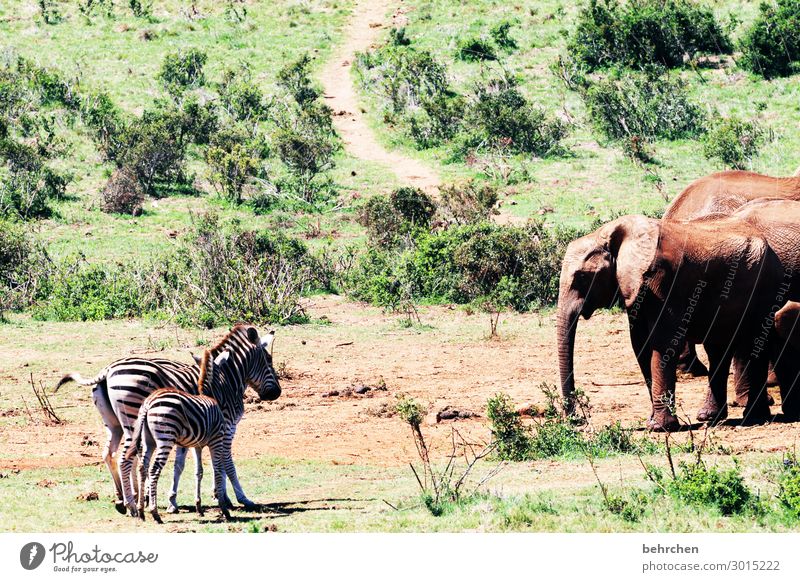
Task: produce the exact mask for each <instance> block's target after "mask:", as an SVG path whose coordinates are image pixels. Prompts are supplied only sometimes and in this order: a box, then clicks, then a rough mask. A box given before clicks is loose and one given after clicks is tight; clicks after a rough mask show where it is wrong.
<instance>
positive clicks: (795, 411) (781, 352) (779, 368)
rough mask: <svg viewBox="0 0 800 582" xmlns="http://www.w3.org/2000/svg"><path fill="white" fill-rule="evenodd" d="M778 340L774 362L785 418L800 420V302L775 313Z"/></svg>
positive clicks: (774, 350)
mask: <svg viewBox="0 0 800 582" xmlns="http://www.w3.org/2000/svg"><path fill="white" fill-rule="evenodd" d="M775 332H776V335H777V336H778V338H779V339H778V340H777V341H776V342H775V344H774V345H773V349H772V360H773V362H774V370H775V375H776V376H777V378H778V384H779V385H780V391H781V410H782V411H783V415H784V419H785V420H788V421H791V422H795V421H797V420H800V303H796V302H794V301H790V302H789V303H787V304H786V305H784V306H783V308H782V309H781V310H780V311H778V313H777V314H775Z"/></svg>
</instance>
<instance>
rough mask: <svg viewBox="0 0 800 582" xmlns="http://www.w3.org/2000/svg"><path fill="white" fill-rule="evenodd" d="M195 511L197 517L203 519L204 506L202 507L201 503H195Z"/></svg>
mask: <svg viewBox="0 0 800 582" xmlns="http://www.w3.org/2000/svg"><path fill="white" fill-rule="evenodd" d="M194 509H195V511H196V512H197V515H199V516H200V517H203V506H202V505H200V502H199V501H198V502H197V503H195V505H194Z"/></svg>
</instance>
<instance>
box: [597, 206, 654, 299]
mask: <svg viewBox="0 0 800 582" xmlns="http://www.w3.org/2000/svg"><path fill="white" fill-rule="evenodd" d="M660 233H661V228H660V224H659V221H658V220H655V219H652V218H647V217H646V216H625V217H623V218H621V219H619V220H617V221H614V222H612V223H611V224H609V225H608V230H607V232H606V236H607V242H606V244H607V248H608V251H609V253H610V254H611V255H612V256H613V257H614V259H615V262H616V271H617V284H618V285H619V289H620V293H622V297H623V299H624V300H625V307H626V308H630V307H631V306H633V304H634V302H635V301H636V296H637V295H638V294H639V291H640V290H641V288H642V284H643V283H644V282H645V281H644V279H645V274H646V273H647V271H648V270H649V269H650V267H651V265H652V264H653V261H654V260H655V257H656V249H657V248H658V238H659V235H660Z"/></svg>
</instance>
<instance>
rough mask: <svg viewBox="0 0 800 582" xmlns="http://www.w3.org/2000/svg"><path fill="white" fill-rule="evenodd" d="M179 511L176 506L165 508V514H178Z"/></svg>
mask: <svg viewBox="0 0 800 582" xmlns="http://www.w3.org/2000/svg"><path fill="white" fill-rule="evenodd" d="M179 511H180V510H179V509H178V506H177V505H169V506H167V513H178V512H179Z"/></svg>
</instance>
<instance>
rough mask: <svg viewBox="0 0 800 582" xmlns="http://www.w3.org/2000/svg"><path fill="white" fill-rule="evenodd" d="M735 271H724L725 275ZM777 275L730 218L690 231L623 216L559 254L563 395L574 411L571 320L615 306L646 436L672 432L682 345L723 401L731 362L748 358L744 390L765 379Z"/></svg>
mask: <svg viewBox="0 0 800 582" xmlns="http://www.w3.org/2000/svg"><path fill="white" fill-rule="evenodd" d="M734 263H736V265H737V268H736V269H734V270H733V271H732V269H731V267H730V265H732V264H734ZM781 274H782V266H781V263H780V261H779V259H778V257H777V256H776V255H775V253H774V252H773V251H772V250H771V249H770V247H769V245H768V244H767V242H766V240H765V238H764V237H762V236H761V235H760V233H759V232H758V230H757V229H756V228H754V227H753V226H752V225H751V224H749V223H747V222H743V221H741V220H736V219H732V218H728V219H722V220H713V221H712V220H708V221H699V222H693V223H682V222H673V221H663V222H661V221H658V220H655V219H651V218H646V217H644V216H623V217H621V218H618V219H617V220H614V221H612V222H610V223H608V224H606V225H604V226H603V227H601V228H600V229H598V230H597V231H595V232H593V233H591V234H589V235H586V236H584V237H581V238H579V239H577V240H575V241H573V242H572V243H570V244H569V246H568V247H567V251H566V254H565V256H564V261H563V263H562V269H561V279H560V283H559V299H558V313H557V341H558V358H559V370H560V376H561V389H562V394H563V397H564V401H565V406H566V409H567V411H568V412H572V411H573V409H574V392H575V381H574V350H575V333H576V328H577V323H578V319H579V318H580V316H583V317H584V318H585V319H588V318H589V317H590V316H591V315H592V314H593V313H594V311H595V310H596V309H599V308H604V307H610V306H613V305H615V304H618V303H621V304H622V305H623V306H624V308H625V309H626V311H627V314H628V321H629V327H630V337H631V343H632V346H633V349H634V353H635V354H636V358H637V362H638V363H639V367H640V369H641V371H642V374H643V375H644V377H645V381H646V383H647V386H648V388H649V390H650V393H651V401H652V416H651V417H650V420H649V421H648V426H649V427H650V428H653V429H657V430H675V429H677V428H678V427H679V426H680V425H679V423H678V420H677V418H676V417H675V415H674V414H673V411H672V410H671V406H672V403H673V400H674V390H675V376H676V368H677V363H678V356H679V355H680V353H681V352H682V350H683V348H684V346H685V345H686V343H687V341H688V342H694V343H702V344H703V346H704V347H705V349H706V352H707V354H708V356H709V364H710V374H709V384H710V386H711V392H712V394H714V395H715V396H716V397H717V398H718V397H719V395H720V394H723V395H724V394H725V391H726V388H727V377H728V371H729V369H730V364H731V359H732V357H733V356H734V355H738V356H740V357H741V358H746V359H748V361H749V365H748V366H747V367H746V368H745V369H744V370H743V373H744V374H745V375H746V378H745V380H746V381H747V382H748V385H749V386H763V385H764V382H765V380H766V373H767V358H766V351H765V350H758V349H757V348H758V347H759V345H760V344H759V343H758V342H761V343H766V341H767V339H766V338H762V337H761V336H762V335H763V334H762V330H763V329H764V327H765V326H766V328H767V329H771V327H772V315H773V314H772V313H771V306H772V304H773V299H774V297H775V296H776V295H777V293H778V290H779V285H780V283H781ZM745 413H746V415H747V416H748V418H750V419H751V420H762V419H764V418H766V417H767V415H768V414H769V407H768V406H767V405H766V402H765V401H764V400H763V398H753V399H752V400H751V401H750V402H749V403H748V408H747V409H746V410H745Z"/></svg>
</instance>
